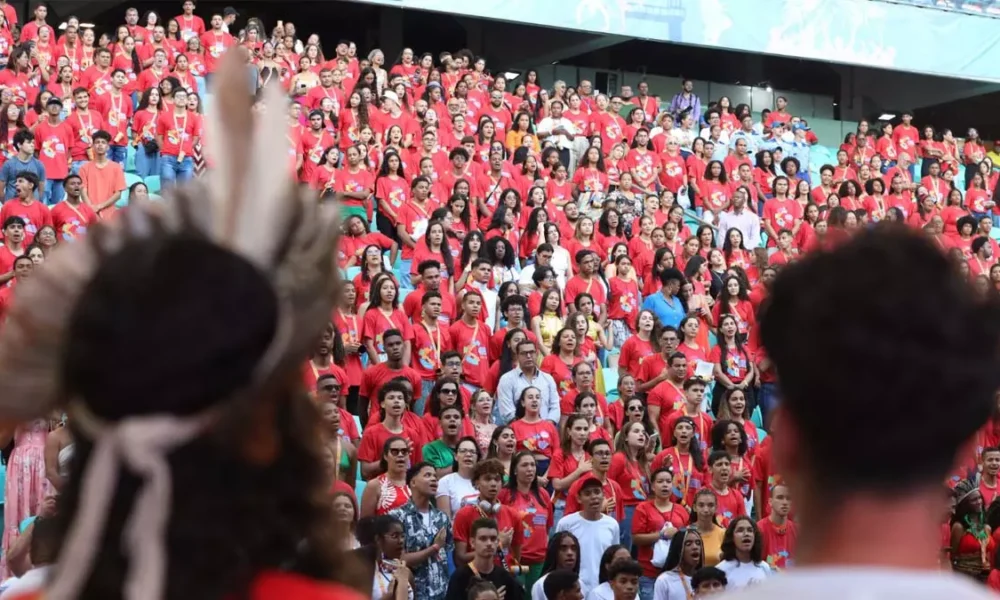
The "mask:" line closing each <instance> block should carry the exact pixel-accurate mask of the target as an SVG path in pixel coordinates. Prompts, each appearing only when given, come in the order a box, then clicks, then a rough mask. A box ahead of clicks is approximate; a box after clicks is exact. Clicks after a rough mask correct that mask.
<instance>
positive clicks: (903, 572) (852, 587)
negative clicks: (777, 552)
mask: <svg viewBox="0 0 1000 600" xmlns="http://www.w3.org/2000/svg"><path fill="white" fill-rule="evenodd" d="M719 566H720V567H721V566H722V565H719ZM727 576H728V574H727ZM720 598H721V599H723V600H725V599H730V598H731V599H732V600H802V599H803V598H808V599H809V600H862V599H863V600H900V599H904V598H905V600H996V596H995V595H993V594H992V593H991V592H990V591H989V590H988V589H987V588H985V587H983V586H982V585H978V584H976V583H974V582H973V581H972V580H971V579H966V578H964V577H962V576H960V575H954V574H951V573H947V572H944V571H923V570H920V571H918V570H907V569H883V568H864V567H828V568H802V567H796V568H795V569H789V570H787V571H783V572H782V573H781V576H780V577H771V578H769V579H768V580H767V581H766V582H765V583H762V584H761V585H758V586H753V587H751V588H748V589H745V590H740V591H734V592H727V593H726V594H724V595H722V596H720Z"/></svg>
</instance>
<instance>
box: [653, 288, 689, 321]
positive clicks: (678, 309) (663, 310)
mask: <svg viewBox="0 0 1000 600" xmlns="http://www.w3.org/2000/svg"><path fill="white" fill-rule="evenodd" d="M671 302H672V305H671V303H668V302H667V299H666V298H664V297H663V294H662V293H661V292H657V293H655V294H653V295H651V296H648V297H647V298H646V299H645V300H643V302H642V308H643V309H645V310H651V311H653V314H654V315H656V318H657V319H659V320H660V325H662V326H664V327H666V326H667V325H671V326H673V327H677V326H678V325H680V324H681V319H683V318H684V316H685V315H686V314H687V313H685V312H684V305H683V304H681V299H680V298H678V297H677V296H674V297H673V298H672V300H671Z"/></svg>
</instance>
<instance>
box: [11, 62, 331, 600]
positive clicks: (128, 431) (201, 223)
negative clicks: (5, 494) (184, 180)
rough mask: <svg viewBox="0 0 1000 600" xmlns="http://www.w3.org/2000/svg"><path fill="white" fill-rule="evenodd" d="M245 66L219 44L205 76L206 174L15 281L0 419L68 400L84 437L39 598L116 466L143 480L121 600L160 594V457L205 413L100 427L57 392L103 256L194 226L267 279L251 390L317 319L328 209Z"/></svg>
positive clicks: (128, 212) (289, 356)
mask: <svg viewBox="0 0 1000 600" xmlns="http://www.w3.org/2000/svg"><path fill="white" fill-rule="evenodd" d="M245 66H246V65H245V62H244V61H243V60H242V58H241V57H240V55H239V53H238V52H236V51H231V52H229V54H228V55H227V56H226V57H225V58H224V59H223V61H222V62H221V63H220V65H219V68H218V70H217V72H216V74H215V80H214V87H215V89H216V92H217V93H216V96H215V101H214V102H213V103H212V106H211V109H212V110H210V113H209V117H208V118H207V119H206V126H207V127H209V131H208V132H207V136H206V143H207V146H206V154H207V156H208V158H209V159H210V160H211V161H213V162H214V165H215V167H214V169H213V170H212V171H211V172H210V173H209V175H208V178H207V181H206V182H204V183H201V182H196V183H192V184H191V185H189V186H186V187H181V188H178V189H176V190H171V191H168V192H167V193H166V196H167V197H166V201H165V202H162V203H160V202H135V203H133V204H132V205H131V206H129V207H128V208H126V209H125V210H124V211H122V213H121V214H120V216H119V218H118V219H117V220H115V221H111V222H102V223H100V224H98V225H97V226H95V227H93V228H91V231H90V233H89V234H88V236H87V237H86V238H84V239H83V240H80V241H78V242H75V243H72V244H69V245H67V246H65V247H60V248H58V249H57V250H56V251H54V252H53V253H52V255H51V256H50V257H49V259H48V260H47V261H46V263H45V265H44V266H42V267H41V268H40V269H38V271H36V272H35V273H34V274H33V275H32V277H31V278H30V279H29V280H26V281H24V282H23V283H22V284H20V285H18V287H17V292H16V294H15V302H14V303H13V306H12V309H11V311H10V316H9V319H8V321H7V323H6V325H5V327H4V328H3V332H2V334H0V418H5V419H10V420H19V421H23V420H28V419H34V418H37V417H41V416H45V415H48V414H49V412H50V411H51V410H52V409H53V408H55V407H56V406H57V405H58V404H60V403H63V402H64V401H67V400H68V405H67V411H68V412H69V414H70V416H71V418H72V419H73V421H74V422H75V423H76V425H77V426H78V427H79V429H80V431H81V432H83V434H84V435H86V436H87V437H88V438H90V439H91V440H92V441H93V443H94V450H93V453H92V454H91V456H90V457H89V460H88V463H87V465H86V467H85V470H84V473H83V479H82V481H81V496H80V504H79V507H78V512H77V515H76V518H75V519H74V522H73V524H72V525H71V527H70V529H69V532H68V536H67V538H66V540H65V543H64V546H63V549H62V553H61V554H60V560H59V567H58V569H57V572H56V578H55V580H54V582H53V583H52V586H51V588H50V589H49V590H48V592H47V597H48V598H57V599H60V600H62V599H70V598H75V597H77V595H78V594H79V592H80V590H81V589H82V586H83V585H84V584H85V582H86V580H87V577H88V576H89V574H90V571H91V567H92V565H93V561H94V558H95V556H94V553H95V552H96V550H97V548H98V546H99V542H100V539H101V536H102V534H103V530H104V525H105V522H106V521H107V516H108V514H107V513H108V511H109V507H110V505H111V499H112V496H113V494H114V491H115V488H116V482H117V478H118V475H119V469H120V468H121V465H122V464H124V465H125V466H127V467H128V469H129V470H130V471H132V472H134V473H135V474H137V475H138V476H139V477H141V478H142V479H143V484H142V487H141V489H140V491H139V493H138V494H137V495H136V500H135V505H134V507H133V510H132V514H131V515H130V516H129V518H128V520H127V524H126V529H125V532H124V534H125V535H124V543H125V544H126V551H127V554H128V556H129V557H130V570H129V572H128V574H127V576H126V580H125V587H124V595H125V597H126V598H128V599H130V600H137V599H140V598H142V599H145V598H159V597H162V595H163V593H164V589H165V581H166V573H165V569H166V552H165V543H164V528H165V525H166V523H167V520H168V517H169V507H170V503H171V500H170V495H171V478H170V469H169V466H168V465H167V462H166V455H167V453H169V452H170V451H171V450H172V449H174V448H176V447H178V446H181V445H184V444H185V443H187V442H188V441H190V440H192V439H193V438H195V437H198V436H199V434H201V433H202V432H204V430H205V428H206V427H207V426H208V424H210V423H211V422H212V419H213V417H214V415H215V414H216V413H217V412H218V411H217V410H215V409H216V408H217V407H212V409H210V410H209V411H207V412H206V413H203V414H200V415H195V416H193V417H178V416H173V415H153V416H136V417H126V418H123V419H121V420H120V421H117V422H114V423H109V422H103V421H102V420H101V419H99V418H97V417H96V416H95V415H94V414H93V413H91V411H89V410H88V409H87V407H86V406H85V405H84V403H83V402H81V401H78V400H73V399H66V398H63V397H62V396H63V393H62V382H61V381H60V374H61V368H62V365H61V364H60V362H61V357H62V356H63V352H62V349H63V348H64V347H65V344H66V340H67V335H68V333H67V332H68V329H69V326H70V321H71V318H72V315H73V312H74V308H75V307H76V305H77V302H78V301H79V299H80V297H81V294H82V292H83V291H84V289H85V288H86V287H87V284H88V282H90V281H91V280H92V279H93V277H94V276H95V274H96V273H97V272H98V270H99V269H100V267H101V265H102V262H103V260H104V259H105V258H107V257H109V256H112V255H114V254H115V253H117V252H119V251H120V250H121V249H122V248H123V247H124V246H125V245H126V244H127V243H130V244H134V243H142V241H143V240H144V239H151V238H152V236H154V235H159V236H161V237H162V235H164V234H166V235H167V236H169V235H172V234H177V235H183V234H192V233H194V234H197V235H198V236H199V237H202V238H205V239H208V240H209V241H211V242H213V243H215V244H217V245H218V246H220V247H222V248H224V249H226V250H228V251H229V252H231V253H233V254H235V255H236V256H238V257H241V258H243V259H245V260H246V261H248V262H249V263H251V264H252V265H254V266H255V267H256V269H258V270H259V272H260V273H261V274H262V275H263V276H264V277H266V278H267V279H268V280H269V281H270V282H271V285H272V287H273V290H274V293H275V297H276V298H277V301H278V311H279V314H278V315H277V319H276V322H277V328H276V331H275V334H274V337H273V339H272V340H271V343H270V346H269V347H268V349H267V351H266V352H265V353H264V355H263V356H261V358H260V360H259V362H258V363H257V366H256V368H255V370H254V373H253V381H252V383H251V387H253V386H257V387H258V388H259V387H262V386H263V385H264V384H265V383H268V382H269V381H270V379H271V378H272V377H274V376H275V375H276V374H277V373H278V372H279V371H282V370H283V368H284V367H287V366H290V365H292V364H293V363H294V364H298V363H299V362H301V357H303V356H306V355H307V354H308V352H309V349H310V348H311V346H312V344H313V343H314V341H315V339H316V337H317V335H318V334H319V333H320V332H321V331H322V328H323V325H324V324H325V323H326V322H328V320H329V315H330V310H331V308H332V305H333V301H334V296H335V293H336V289H335V288H336V280H337V269H336V268H335V266H334V262H333V261H334V256H335V254H334V246H335V243H336V232H337V227H336V223H335V218H334V215H333V207H330V206H325V205H320V204H319V203H318V202H317V201H316V199H315V197H313V196H311V195H309V196H307V195H304V194H300V193H299V191H298V189H297V188H296V187H295V184H294V182H293V181H292V179H291V177H290V172H289V170H288V169H287V168H286V163H287V156H288V146H289V142H288V138H287V135H286V133H287V131H286V128H287V122H286V117H285V114H286V113H285V111H284V110H282V109H281V107H282V106H283V105H284V102H285V99H284V97H283V95H282V94H281V92H280V91H279V90H278V89H277V88H270V89H268V90H266V91H265V97H264V98H265V102H266V103H267V108H268V110H267V111H266V112H261V113H258V118H257V119H255V118H254V113H253V111H252V105H251V100H250V97H249V95H248V94H247V93H246V89H247V88H246V72H245ZM250 391H251V393H252V391H253V390H250ZM219 400H220V404H222V403H223V400H224V399H222V398H220V399H219Z"/></svg>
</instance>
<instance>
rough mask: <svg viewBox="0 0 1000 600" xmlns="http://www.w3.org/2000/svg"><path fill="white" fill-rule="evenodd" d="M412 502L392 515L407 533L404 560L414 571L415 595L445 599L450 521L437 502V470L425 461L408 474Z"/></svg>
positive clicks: (411, 469) (429, 598)
mask: <svg viewBox="0 0 1000 600" xmlns="http://www.w3.org/2000/svg"><path fill="white" fill-rule="evenodd" d="M406 483H407V485H408V486H409V487H410V494H411V495H410V501H409V502H407V503H406V504H404V505H403V506H400V507H399V508H397V509H394V510H393V511H392V512H391V513H389V514H391V515H392V516H394V517H396V518H397V519H399V521H400V522H401V523H402V524H403V532H404V533H405V534H406V541H405V546H404V548H403V560H404V561H405V562H406V564H407V565H408V566H409V567H410V569H412V570H413V595H414V598H420V599H421V600H424V599H427V600H443V599H444V597H445V593H446V592H447V591H448V552H449V550H450V549H451V547H452V544H453V540H452V536H451V528H450V525H451V523H450V521H449V520H448V515H446V514H444V513H443V512H441V510H440V509H438V507H437V505H436V504H435V503H434V497H435V496H436V495H437V487H438V478H437V475H436V474H435V471H434V467H432V466H431V465H429V464H427V463H425V462H421V463H417V464H415V465H413V466H412V467H410V470H409V471H408V472H407V473H406Z"/></svg>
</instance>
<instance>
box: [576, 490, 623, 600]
mask: <svg viewBox="0 0 1000 600" xmlns="http://www.w3.org/2000/svg"><path fill="white" fill-rule="evenodd" d="M576 497H577V500H578V502H579V504H580V512H575V513H572V514H567V515H566V516H565V517H563V518H562V519H560V520H559V523H557V524H556V531H557V532H559V531H568V532H570V533H572V534H573V535H575V536H576V539H578V540H579V541H580V585H581V587H582V588H583V590H584V595H586V594H587V593H589V592H590V590H592V589H594V588H595V587H597V586H598V584H599V583H600V581H599V575H600V570H601V556H603V555H604V551H605V550H607V549H608V547H610V546H612V545H613V544H617V543H618V540H619V537H620V533H619V529H618V521H616V520H614V519H612V518H611V517H609V516H608V515H606V514H604V512H603V508H604V490H603V486H602V485H601V482H600V481H599V480H598V479H597V478H596V477H584V478H583V479H582V480H581V481H580V485H579V487H578V488H577V496H576ZM568 510H569V507H568V506H567V511H568ZM638 585H639V584H638V576H636V588H638ZM632 597H633V598H635V591H634V590H633V592H632Z"/></svg>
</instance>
